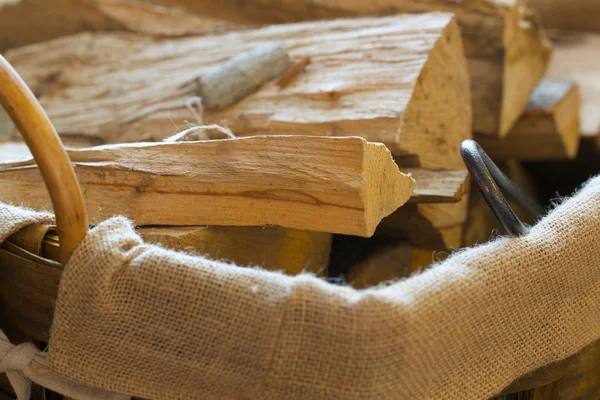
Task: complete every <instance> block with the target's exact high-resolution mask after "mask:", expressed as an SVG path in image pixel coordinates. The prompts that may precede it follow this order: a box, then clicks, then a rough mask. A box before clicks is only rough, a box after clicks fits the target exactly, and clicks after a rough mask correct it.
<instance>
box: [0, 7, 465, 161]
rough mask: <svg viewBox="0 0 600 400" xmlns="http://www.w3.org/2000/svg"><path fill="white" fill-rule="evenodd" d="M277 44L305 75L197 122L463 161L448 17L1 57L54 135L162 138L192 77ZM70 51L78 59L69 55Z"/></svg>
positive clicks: (65, 45) (460, 84) (103, 42)
mask: <svg viewBox="0 0 600 400" xmlns="http://www.w3.org/2000/svg"><path fill="white" fill-rule="evenodd" d="M274 40H276V41H279V42H281V43H282V45H283V48H284V49H285V50H286V51H287V52H288V53H289V54H290V56H291V57H292V59H293V60H295V61H298V60H302V59H304V58H305V57H309V58H310V59H311V64H310V65H309V66H308V68H306V70H305V71H304V73H302V74H300V75H298V76H296V77H295V79H293V81H292V82H291V83H290V84H289V85H287V86H285V87H283V88H282V87H280V86H278V85H277V83H276V82H270V83H267V84H265V85H263V87H262V88H261V89H260V90H258V91H257V92H256V93H254V94H251V95H249V96H248V97H246V98H245V99H243V100H242V101H239V102H237V103H236V104H234V105H233V106H231V107H228V108H227V109H225V110H223V111H210V112H205V113H204V122H205V123H219V124H223V125H226V126H228V127H229V128H231V130H232V131H233V132H234V133H235V134H236V135H237V136H248V135H256V134H302V135H313V136H317V135H320V136H363V137H365V138H367V139H368V140H371V141H377V142H383V143H385V144H386V145H388V146H389V148H390V149H391V151H393V152H394V153H395V154H400V155H403V156H406V155H416V156H417V157H418V161H419V166H420V167H423V168H462V160H461V159H460V155H459V152H458V151H457V150H456V149H457V148H458V146H459V145H460V142H461V141H462V140H464V139H465V138H467V137H469V136H470V135H471V131H472V129H471V107H470V104H471V101H470V91H469V83H468V82H469V79H468V73H467V67H466V62H465V59H464V56H463V55H462V51H461V49H462V44H461V38H460V34H459V31H458V27H457V25H456V23H455V21H454V19H453V17H452V16H451V15H449V14H427V15H403V16H394V17H385V18H365V19H350V20H335V21H322V22H308V23H301V24H290V25H278V26H272V27H267V28H262V29H257V30H252V31H243V32H236V33H230V34H225V35H222V36H215V37H210V38H209V37H205V38H194V39H177V40H166V41H165V40H162V41H157V40H151V39H148V38H142V37H140V36H136V35H117V34H96V35H89V34H83V35H79V36H75V37H69V38H63V39H58V40H55V41H51V42H49V43H47V44H46V45H45V46H33V47H34V48H32V47H28V48H24V49H19V50H17V51H14V52H10V53H9V58H10V59H11V61H12V62H13V63H14V64H15V65H16V66H17V68H19V67H22V69H20V68H19V70H20V71H21V74H22V75H23V76H24V78H25V79H26V81H28V82H29V83H30V86H32V87H33V88H34V89H37V88H41V89H39V90H38V93H39V92H41V94H40V96H39V97H40V99H41V101H42V104H43V105H44V106H45V108H46V110H47V111H48V113H49V115H50V117H51V118H52V121H53V122H54V124H55V126H56V127H57V129H58V131H59V132H60V133H61V135H62V136H63V137H67V136H70V135H71V136H72V135H87V136H91V137H97V138H101V139H103V140H105V141H106V142H117V141H123V142H129V141H146V140H162V139H163V138H165V137H167V136H170V135H171V134H172V133H173V132H174V131H179V130H181V129H182V128H185V127H186V125H187V121H189V122H194V123H196V121H195V118H196V115H195V113H194V112H192V111H191V110H190V108H191V107H193V104H192V103H191V101H192V100H194V99H195V100H196V101H197V100H198V98H197V93H196V92H195V91H194V90H193V89H194V85H193V82H194V81H195V79H196V78H197V77H198V76H202V75H203V73H205V72H206V71H207V70H209V69H210V68H212V67H214V66H215V65H220V64H222V63H224V62H227V61H228V60H230V59H231V58H232V57H235V56H236V55H238V54H240V53H243V52H245V51H248V50H251V49H254V48H256V47H257V46H259V45H261V44H264V43H268V42H272V41H274ZM91 49H93V50H91ZM58 55H60V56H58ZM73 58H76V59H77V63H72V62H71V63H69V62H68V60H72V59H73ZM38 65H41V66H43V67H44V71H41V70H40V69H38V68H37V67H36V66H38ZM48 70H51V71H55V75H49V74H48V72H45V71H48ZM56 74H58V75H56ZM49 81H51V82H50V83H49ZM44 88H46V90H44ZM82 110H85V112H84V111H82ZM196 113H197V110H196ZM432 149H436V151H432Z"/></svg>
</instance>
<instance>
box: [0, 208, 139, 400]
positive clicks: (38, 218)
mask: <svg viewBox="0 0 600 400" xmlns="http://www.w3.org/2000/svg"><path fill="white" fill-rule="evenodd" d="M53 223H54V216H53V215H52V214H50V213H41V212H36V211H33V210H29V209H26V208H21V207H15V206H12V205H8V204H2V203H0V243H1V242H4V240H6V238H8V237H9V236H10V235H12V234H13V233H16V232H17V231H20V230H21V229H23V228H25V227H27V226H30V225H36V224H37V225H40V224H53ZM15 267H18V266H15ZM0 373H6V374H7V376H8V378H9V381H10V383H11V385H12V386H13V389H14V391H15V393H16V394H17V398H18V399H19V400H27V399H29V397H30V395H31V383H32V382H35V383H37V384H39V385H41V386H44V387H46V388H49V389H52V390H54V391H55V392H58V393H61V394H63V395H65V396H69V397H72V398H74V399H82V400H83V399H85V400H126V399H129V398H130V396H125V395H120V394H114V393H109V392H106V391H104V390H100V389H94V388H88V387H85V386H83V385H81V384H79V383H77V382H74V381H72V380H70V379H67V378H65V377H63V376H60V375H59V374H57V373H56V372H54V371H52V370H51V369H50V368H48V361H47V354H46V353H45V352H42V351H40V350H39V349H37V348H36V347H35V346H34V345H33V344H31V343H21V344H19V345H13V344H11V343H10V342H9V341H8V338H7V337H6V335H5V334H4V333H3V332H2V331H1V330H0Z"/></svg>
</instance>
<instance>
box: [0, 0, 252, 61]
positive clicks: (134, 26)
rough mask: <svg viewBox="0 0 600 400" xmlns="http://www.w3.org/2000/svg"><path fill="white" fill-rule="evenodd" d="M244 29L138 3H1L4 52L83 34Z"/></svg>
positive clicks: (74, 0) (61, 0)
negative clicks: (88, 32)
mask: <svg viewBox="0 0 600 400" xmlns="http://www.w3.org/2000/svg"><path fill="white" fill-rule="evenodd" d="M49 15H51V16H52V18H48V16H49ZM24 21H26V23H24ZM242 28H243V26H241V25H239V24H234V23H231V22H227V21H224V20H222V19H219V18H210V17H206V16H196V15H193V14H190V13H187V12H185V11H183V10H181V9H173V8H168V7H161V6H158V5H153V4H148V2H142V1H136V0H94V1H89V0H52V1H47V0H21V1H9V2H6V1H4V2H0V51H5V50H6V49H9V48H15V47H20V46H24V45H27V44H31V43H36V42H42V41H46V40H50V39H54V38H57V37H60V36H66V35H72V34H75V33H79V32H82V31H113V30H114V31H130V32H137V33H142V34H147V35H153V36H165V37H168V36H185V35H206V34H210V33H219V32H224V31H228V30H235V29H242Z"/></svg>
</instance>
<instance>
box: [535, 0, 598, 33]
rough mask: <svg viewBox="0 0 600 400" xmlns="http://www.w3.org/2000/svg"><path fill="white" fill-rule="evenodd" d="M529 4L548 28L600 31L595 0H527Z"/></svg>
mask: <svg viewBox="0 0 600 400" xmlns="http://www.w3.org/2000/svg"><path fill="white" fill-rule="evenodd" d="M529 6H530V7H531V8H534V9H536V10H537V11H539V13H540V15H541V17H542V21H543V23H544V26H546V27H548V28H556V29H564V30H572V31H586V32H591V31H596V32H600V25H599V24H598V19H600V2H598V1H597V0H577V1H569V0H529Z"/></svg>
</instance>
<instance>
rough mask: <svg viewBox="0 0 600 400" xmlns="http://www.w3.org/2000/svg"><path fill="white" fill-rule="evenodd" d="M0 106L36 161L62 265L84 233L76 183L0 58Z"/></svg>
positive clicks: (44, 121) (50, 131) (37, 110)
mask: <svg viewBox="0 0 600 400" xmlns="http://www.w3.org/2000/svg"><path fill="white" fill-rule="evenodd" d="M0 103H1V104H2V106H3V107H4V109H5V110H6V111H7V113H8V115H9V116H10V117H11V119H12V120H13V122H14V124H15V126H16V127H17V128H18V129H19V131H20V132H21V134H22V135H23V138H24V139H25V141H26V143H27V146H29V149H30V150H31V153H32V154H33V156H34V157H35V159H36V163H37V165H38V166H39V169H40V172H41V174H42V177H43V178H44V182H45V183H46V186H47V190H48V193H49V194H50V198H51V200H52V206H53V208H54V212H55V214H56V221H57V227H58V233H59V236H60V238H61V242H60V246H61V255H62V257H61V259H62V261H63V262H66V261H67V260H68V259H69V257H70V255H71V253H72V252H73V250H75V247H77V245H78V244H79V242H80V241H81V240H82V239H83V237H84V236H85V234H86V232H87V229H88V221H87V214H86V210H85V205H84V203H83V195H82V193H81V189H80V188H79V183H78V182H77V178H76V176H75V172H74V171H73V167H72V166H71V164H70V161H69V156H68V155H67V153H66V151H65V149H64V147H63V145H62V143H61V141H60V139H59V137H58V135H57V134H56V131H55V130H54V127H53V126H52V123H51V122H50V120H49V119H48V116H47V115H46V113H45V112H44V110H43V109H42V107H41V106H40V104H39V103H38V101H37V100H36V98H35V96H34V95H33V93H31V91H30V90H29V89H28V88H27V85H25V83H24V82H23V80H22V79H21V77H20V76H19V75H18V74H17V73H16V72H15V70H14V69H13V68H12V67H11V66H10V64H9V63H8V62H7V61H6V60H5V59H4V57H2V56H0Z"/></svg>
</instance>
